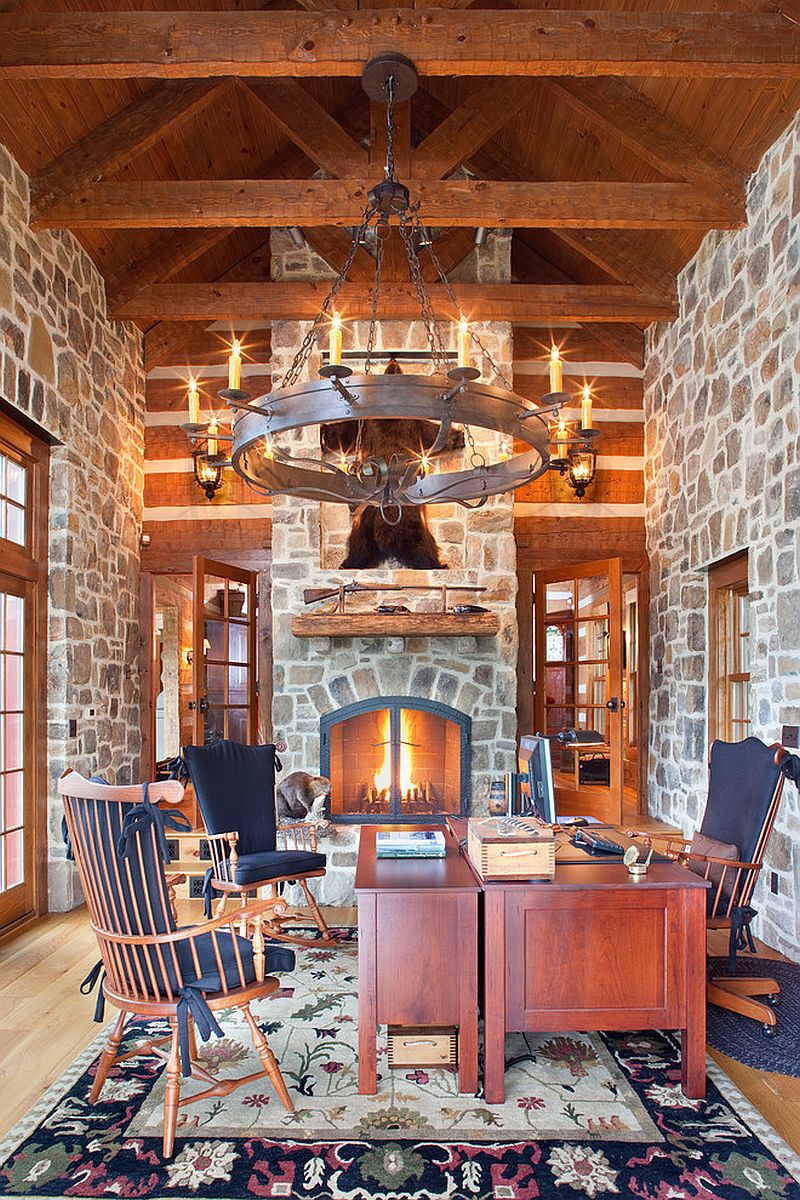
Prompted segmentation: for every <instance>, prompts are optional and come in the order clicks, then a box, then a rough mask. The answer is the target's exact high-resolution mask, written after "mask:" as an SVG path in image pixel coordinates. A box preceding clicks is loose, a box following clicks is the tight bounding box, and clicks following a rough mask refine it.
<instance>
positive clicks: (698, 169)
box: [544, 79, 745, 203]
mask: <svg viewBox="0 0 800 1200" xmlns="http://www.w3.org/2000/svg"><path fill="white" fill-rule="evenodd" d="M544 86H545V87H546V88H547V89H548V90H549V91H550V92H551V94H553V95H554V96H555V97H556V98H557V99H558V100H560V101H562V102H563V103H566V104H568V105H569V106H570V108H572V109H573V110H574V111H575V112H577V113H580V115H581V116H582V117H587V118H588V119H589V120H590V121H592V122H593V123H594V124H595V125H599V126H600V127H601V128H603V129H605V130H606V131H607V132H609V133H611V135H612V136H613V137H615V138H617V139H619V141H621V142H622V143H623V145H625V146H627V148H628V149H629V150H632V151H633V153H634V154H636V155H637V157H638V158H640V159H643V160H644V161H645V162H647V163H649V164H650V166H651V167H655V169H656V170H657V171H659V172H660V173H661V174H662V175H664V177H665V178H667V179H683V180H685V182H686V183H693V184H695V186H696V187H700V188H706V189H708V190H710V191H718V192H721V193H722V195H724V196H727V197H728V198H729V199H732V200H734V201H735V202H736V203H741V202H742V197H743V195H744V182H745V180H744V174H743V172H741V171H738V170H737V169H736V168H735V167H733V166H731V164H730V163H729V162H726V161H725V159H723V158H722V157H721V156H720V155H719V154H717V153H716V152H715V151H714V150H712V149H711V147H710V146H707V145H705V144H704V143H702V142H700V141H698V139H697V138H696V137H695V136H694V135H693V134H692V133H690V131H689V130H687V129H683V128H682V127H681V126H680V125H676V124H675V122H674V121H671V120H670V119H669V117H665V116H664V115H663V114H662V113H660V112H659V111H658V109H657V108H656V107H655V105H653V104H651V103H650V102H649V101H648V100H646V99H645V98H644V96H642V95H641V94H640V93H639V92H637V91H636V90H635V89H634V88H632V87H631V86H630V84H627V83H625V81H624V80H622V79H550V80H547V81H546V82H545V84H544Z"/></svg>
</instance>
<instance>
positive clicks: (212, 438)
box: [206, 416, 219, 457]
mask: <svg viewBox="0 0 800 1200" xmlns="http://www.w3.org/2000/svg"><path fill="white" fill-rule="evenodd" d="M218 434H219V423H218V421H217V418H216V417H213V416H212V418H211V420H210V421H209V423H208V445H207V449H206V454H209V455H211V456H212V457H213V456H214V455H215V454H219V442H218V441H217V436H218Z"/></svg>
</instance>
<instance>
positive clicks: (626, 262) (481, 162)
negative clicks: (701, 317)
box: [414, 88, 675, 296]
mask: <svg viewBox="0 0 800 1200" xmlns="http://www.w3.org/2000/svg"><path fill="white" fill-rule="evenodd" d="M446 113H447V109H446V108H445V106H444V105H443V104H441V103H440V101H438V100H436V99H435V98H434V97H433V96H432V95H431V93H430V92H428V91H427V90H426V89H425V88H420V89H419V91H418V92H417V95H416V96H415V98H414V119H415V123H416V124H417V125H419V126H421V132H422V133H423V134H427V133H430V132H431V130H432V129H433V128H435V125H436V123H437V122H439V121H442V120H443V119H444V117H445V116H446ZM467 166H468V167H469V168H470V170H471V171H473V172H474V173H475V174H476V175H479V176H483V177H484V178H486V179H520V177H521V174H520V173H521V167H520V164H519V162H518V160H517V159H516V158H513V157H512V156H511V155H510V154H508V153H506V152H505V151H504V150H503V149H502V148H501V147H500V146H498V145H497V144H496V143H493V144H492V145H491V147H489V146H484V147H483V148H482V149H481V150H479V151H478V152H477V153H476V154H474V155H472V157H471V158H470V159H469V162H468V163H467ZM525 170H526V171H527V172H528V175H529V177H530V168H529V167H528V165H527V164H526V166H525ZM553 232H554V233H555V235H556V237H558V238H560V239H561V240H562V241H563V242H565V243H566V244H567V245H569V246H571V247H572V248H573V249H576V250H578V251H579V253H581V254H583V255H584V256H585V257H586V258H588V259H590V260H591V261H592V262H594V263H595V265H596V266H599V267H600V268H601V270H603V271H605V272H606V273H607V274H608V275H610V276H612V278H614V279H618V280H619V281H620V282H621V283H631V284H634V285H635V286H636V287H639V288H642V289H643V290H644V291H649V292H654V293H657V294H660V295H664V296H672V295H674V293H675V277H674V275H672V274H670V272H669V271H668V270H667V268H666V267H665V266H663V265H662V264H661V263H659V262H658V260H657V259H656V258H654V257H653V255H652V254H650V255H643V254H642V252H641V249H640V247H639V246H638V245H637V244H636V243H635V242H633V240H632V239H631V237H630V235H628V234H626V233H625V232H624V231H622V230H614V231H608V232H606V231H605V230H601V229H563V228H559V229H555V230H554V231H553Z"/></svg>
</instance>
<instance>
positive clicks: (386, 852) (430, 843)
mask: <svg viewBox="0 0 800 1200" xmlns="http://www.w3.org/2000/svg"><path fill="white" fill-rule="evenodd" d="M446 852H447V851H446V847H445V840H444V834H443V833H442V832H441V830H439V829H392V830H384V829H381V830H379V831H378V833H377V834H376V835H375V854H376V856H377V857H378V858H444V857H445V854H446Z"/></svg>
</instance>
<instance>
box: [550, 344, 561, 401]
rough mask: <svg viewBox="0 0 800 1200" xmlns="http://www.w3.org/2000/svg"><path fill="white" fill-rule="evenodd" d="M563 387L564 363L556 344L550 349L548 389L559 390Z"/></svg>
mask: <svg viewBox="0 0 800 1200" xmlns="http://www.w3.org/2000/svg"><path fill="white" fill-rule="evenodd" d="M563 388H564V364H563V362H562V361H561V355H560V354H559V352H558V346H553V348H552V350H551V351H550V391H551V392H560V391H563Z"/></svg>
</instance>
